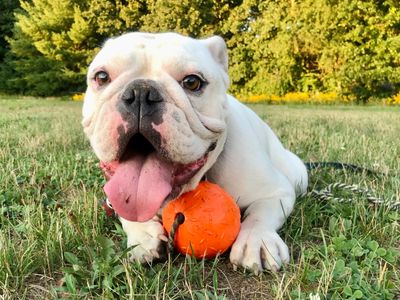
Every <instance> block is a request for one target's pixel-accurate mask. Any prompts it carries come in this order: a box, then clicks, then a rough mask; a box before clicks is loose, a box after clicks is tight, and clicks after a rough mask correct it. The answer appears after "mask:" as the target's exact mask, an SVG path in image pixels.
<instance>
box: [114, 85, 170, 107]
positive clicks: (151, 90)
mask: <svg viewBox="0 0 400 300" xmlns="http://www.w3.org/2000/svg"><path fill="white" fill-rule="evenodd" d="M121 100H122V102H123V103H124V104H125V105H126V106H127V107H130V106H135V107H136V105H140V106H142V105H154V104H156V103H159V102H162V101H163V98H162V96H161V94H160V92H159V89H158V88H157V83H156V82H155V81H153V80H144V79H137V80H134V81H132V82H130V83H129V84H128V85H127V86H126V87H125V89H124V91H123V93H122V95H121ZM135 104H136V105H135Z"/></svg>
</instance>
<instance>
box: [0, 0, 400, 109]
mask: <svg viewBox="0 0 400 300" xmlns="http://www.w3.org/2000/svg"><path fill="white" fill-rule="evenodd" d="M5 3H14V4H15V2H13V1H12V0H7V1H6V2H5ZM13 7H14V6H12V5H11V6H8V8H7V9H6V10H5V13H4V14H5V15H6V17H7V18H8V19H9V16H10V12H11V11H12V8H13ZM21 7H22V11H17V14H16V22H15V25H14V29H13V37H12V39H11V40H8V41H9V43H10V47H11V49H10V51H8V53H7V55H6V58H5V67H4V68H3V69H5V70H3V71H0V77H2V78H3V80H4V81H7V82H6V83H5V84H1V85H0V89H1V90H5V91H7V90H8V91H11V92H20V93H26V94H37V95H54V94H66V93H74V92H81V91H83V89H84V82H85V80H84V74H85V72H86V68H87V65H88V63H89V62H90V61H91V59H92V58H93V56H94V54H95V53H96V52H97V51H98V49H99V47H100V46H101V44H102V43H103V42H104V40H105V39H106V38H107V37H110V36H115V35H118V34H121V33H123V32H127V31H135V30H142V31H150V32H160V31H161V32H163V31H177V32H180V33H182V34H185V35H189V36H194V37H206V36H210V35H213V34H218V35H221V36H223V37H224V38H225V40H226V42H227V45H228V49H229V54H230V76H231V82H232V86H231V90H230V92H232V93H235V94H240V95H246V96H247V95H252V94H259V95H260V94H266V95H278V96H282V95H284V94H287V93H289V92H325V93H326V92H328V93H330V92H334V93H336V94H339V95H344V96H346V97H347V96H348V97H349V99H355V101H356V102H362V103H365V102H367V101H368V100H370V99H374V98H380V99H381V98H388V97H391V96H393V95H394V94H396V93H398V91H399V89H400V80H399V78H400V58H399V57H400V55H399V54H400V3H399V2H398V1H394V0H383V1H373V0H366V1H362V0H344V1H336V0H317V1H315V0H304V1H300V0H295V1H272V0H223V1H215V0H192V1H188V0H180V1H178V0H173V1H165V0H162V1H158V0H157V1H156V0H147V1H145V0H140V1H134V0H102V1H100V0H85V1H78V0H66V1H62V0H51V1H50V0H34V1H22V2H21ZM8 19H7V20H8ZM0 25H1V24H0ZM1 30H2V29H1V28H0V39H1V38H4V36H5V35H6V34H5V33H4V32H8V33H7V34H9V32H10V25H9V23H8V25H7V26H6V29H5V31H1ZM3 51H4V50H3ZM0 55H1V53H0Z"/></svg>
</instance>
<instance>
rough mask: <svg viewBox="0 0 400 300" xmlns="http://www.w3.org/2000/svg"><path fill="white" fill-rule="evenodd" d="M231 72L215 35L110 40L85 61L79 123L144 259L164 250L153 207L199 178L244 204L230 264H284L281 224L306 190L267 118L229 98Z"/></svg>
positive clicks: (295, 161) (297, 164) (299, 167)
mask: <svg viewBox="0 0 400 300" xmlns="http://www.w3.org/2000/svg"><path fill="white" fill-rule="evenodd" d="M227 71H228V57H227V49H226V45H225V43H224V41H223V40H222V39H221V38H220V37H217V36H214V37H211V38H207V39H204V40H195V39H192V38H189V37H184V36H181V35H178V34H174V33H161V34H149V33H128V34H124V35H122V36H120V37H117V38H113V39H110V40H108V41H107V42H106V43H105V45H104V47H103V48H102V50H101V51H100V52H99V53H98V54H97V56H96V57H95V59H94V60H93V62H92V63H91V65H90V67H89V71H88V77H87V85H88V88H87V91H86V96H85V102H84V106H83V121H82V124H83V127H84V131H85V133H86V135H87V137H88V138H89V140H90V143H91V145H92V147H93V149H94V151H95V153H96V155H97V156H98V158H99V159H100V161H101V166H102V169H103V171H104V173H105V175H106V178H107V179H108V182H107V184H106V186H105V187H104V190H105V192H106V194H107V196H108V199H109V200H110V202H111V204H112V206H113V208H114V209H115V211H116V213H117V214H118V215H119V217H120V220H121V222H122V226H123V228H124V230H125V232H126V234H127V238H128V246H131V245H138V246H137V247H135V248H134V249H133V250H132V257H133V258H134V259H136V260H138V261H140V262H146V261H147V262H149V261H152V260H153V259H155V258H159V257H160V255H161V254H162V251H163V248H164V247H162V245H163V243H164V241H165V240H166V236H165V232H164V229H163V226H162V224H161V223H160V220H159V218H158V217H157V213H158V212H159V211H160V209H161V208H162V207H163V206H164V205H165V203H166V202H167V201H168V200H170V199H173V198H175V197H177V196H178V195H180V194H182V193H183V192H186V191H190V190H192V189H194V188H195V187H196V186H197V184H198V183H199V182H200V180H201V179H202V178H206V179H207V180H209V181H211V182H214V183H216V184H218V185H220V186H221V187H222V188H224V189H225V190H226V191H227V192H228V193H229V194H231V195H232V196H233V197H234V199H236V200H237V203H238V205H239V206H240V208H241V211H242V223H241V229H240V233H239V235H238V237H237V239H236V241H235V242H234V244H233V246H232V249H231V252H230V261H231V262H232V264H233V265H234V268H236V266H243V267H244V268H247V269H252V270H254V271H255V272H258V271H261V270H263V269H270V270H275V271H276V270H278V269H279V268H280V266H281V265H282V263H285V262H288V261H289V251H288V247H287V246H286V244H285V242H284V241H283V240H282V239H281V238H280V236H279V235H278V233H277V230H278V229H279V228H280V227H281V226H282V224H283V223H284V221H285V218H286V217H287V216H288V215H289V214H290V212H291V211H292V209H293V205H294V202H295V198H296V195H298V194H300V193H303V192H304V191H305V190H306V188H307V183H308V177H307V171H306V168H305V166H304V164H303V163H302V162H301V160H300V159H299V158H298V157H297V156H296V155H294V154H293V153H291V152H289V151H288V150H286V149H285V148H284V147H283V146H282V144H281V143H280V141H279V140H278V138H277V137H276V135H275V134H274V133H273V132H272V130H271V129H270V128H269V127H268V125H267V124H265V123H264V122H263V121H262V120H261V119H260V118H259V117H258V116H257V115H256V114H255V113H254V112H253V111H251V110H250V109H249V108H247V107H246V106H244V105H243V104H241V103H240V102H239V101H237V100H236V99H234V98H233V97H231V96H229V95H227V94H226V91H227V89H228V85H229V78H228V74H227Z"/></svg>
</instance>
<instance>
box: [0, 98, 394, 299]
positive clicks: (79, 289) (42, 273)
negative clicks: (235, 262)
mask: <svg viewBox="0 0 400 300" xmlns="http://www.w3.org/2000/svg"><path fill="white" fill-rule="evenodd" d="M32 100H35V101H32ZM81 105H82V104H81V102H74V101H60V100H54V99H53V100H52V99H30V98H29V99H20V98H15V97H14V98H0V299H7V300H11V299H16V300H17V299H18V300H19V299H30V300H31V299H40V300H42V299H59V298H62V299H225V298H228V299H245V300H247V299H274V300H280V299H284V300H287V299H307V300H310V299H311V298H310V297H309V294H310V293H312V294H313V295H316V294H318V295H319V296H320V297H321V299H353V300H354V299H368V300H371V299H376V300H387V299H398V297H400V252H399V249H400V244H399V241H400V225H399V224H400V215H399V213H398V212H396V211H391V210H389V209H388V208H387V207H384V206H374V205H370V204H368V203H367V201H366V199H365V198H364V197H359V196H357V195H354V194H347V193H345V194H341V193H339V194H338V195H340V196H343V197H345V198H347V199H351V200H352V201H351V202H350V203H336V202H330V201H319V200H317V199H315V198H313V197H311V196H306V197H303V198H301V199H299V200H298V201H297V203H296V207H295V209H294V212H293V213H292V215H291V216H290V217H289V218H288V220H287V222H286V224H285V226H284V227H283V229H282V230H281V232H280V234H281V236H282V238H283V239H284V240H285V241H286V243H287V244H288V246H289V248H290V251H291V261H290V263H289V264H288V265H287V266H285V268H284V271H282V272H279V273H276V274H275V273H270V272H265V273H263V274H262V275H260V276H254V275H252V274H250V273H244V272H241V271H237V272H234V271H232V267H231V265H230V264H229V261H228V258H227V257H226V256H223V257H220V258H219V261H218V262H214V261H207V262H201V261H194V260H191V259H189V258H187V259H185V258H183V257H180V256H175V255H174V256H172V259H171V260H170V261H167V262H161V263H158V264H153V265H152V266H151V267H143V266H140V265H137V264H135V263H129V262H127V261H126V259H125V256H124V250H125V249H126V238H125V235H124V233H123V231H122V229H121V227H120V224H119V222H118V221H117V220H114V219H112V218H108V217H106V215H105V213H104V210H103V209H102V208H101V207H100V206H99V204H98V200H99V199H103V197H104V193H103V191H102V187H103V185H104V179H103V176H102V175H101V172H100V170H99V167H98V160H97V159H96V158H95V156H94V154H93V152H92V151H91V150H90V147H89V144H88V142H87V140H86V139H85V137H84V136H83V133H82V129H81V125H80V120H81ZM251 107H252V108H253V109H254V110H255V111H256V112H257V113H258V114H259V115H260V116H261V117H262V118H263V119H264V120H267V121H268V123H269V124H270V126H271V127H272V128H273V129H274V130H275V131H276V132H277V134H278V135H279V137H280V138H281V140H282V141H283V143H284V145H285V146H286V147H288V148H289V149H290V150H292V151H294V152H295V153H297V154H298V155H299V156H300V157H301V158H302V159H303V160H304V161H341V162H349V163H354V164H357V165H360V166H364V167H367V168H371V169H374V170H376V171H377V172H381V173H382V174H380V175H377V176H372V175H368V174H365V173H355V174H354V173H349V172H343V171H338V170H329V169H324V170H315V171H313V172H311V174H310V179H311V183H310V189H321V188H325V187H326V186H327V185H328V184H330V183H332V182H337V181H339V182H345V183H348V184H358V185H360V186H362V187H367V188H369V189H372V190H374V194H375V195H376V196H379V197H381V198H383V199H385V200H391V199H400V177H399V174H398V170H400V160H399V159H398V154H399V153H400V144H399V142H398V133H399V131H400V123H399V122H398V115H399V113H400V108H399V107H391V108H388V107H384V106H365V107H364V106H323V105H320V106H309V105H294V106H285V105H279V106H273V105H268V106H267V105H263V104H256V105H252V106H251Z"/></svg>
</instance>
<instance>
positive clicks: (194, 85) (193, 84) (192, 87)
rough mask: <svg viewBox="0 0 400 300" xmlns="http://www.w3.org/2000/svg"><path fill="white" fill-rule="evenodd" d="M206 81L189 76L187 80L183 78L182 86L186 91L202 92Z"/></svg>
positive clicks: (195, 76)
mask: <svg viewBox="0 0 400 300" xmlns="http://www.w3.org/2000/svg"><path fill="white" fill-rule="evenodd" d="M204 83H205V82H204V80H202V79H201V78H200V77H199V76H197V75H188V76H186V77H185V78H183V80H182V82H181V84H182V87H184V88H185V89H187V90H189V91H191V92H197V91H200V90H201V88H202V87H203V85H204Z"/></svg>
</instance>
